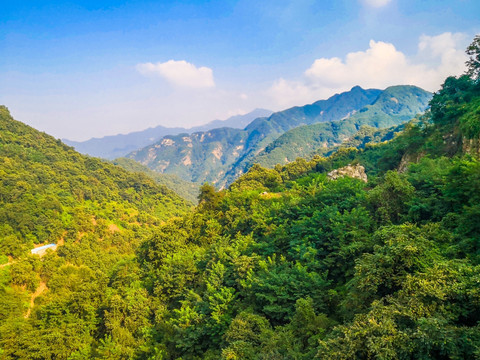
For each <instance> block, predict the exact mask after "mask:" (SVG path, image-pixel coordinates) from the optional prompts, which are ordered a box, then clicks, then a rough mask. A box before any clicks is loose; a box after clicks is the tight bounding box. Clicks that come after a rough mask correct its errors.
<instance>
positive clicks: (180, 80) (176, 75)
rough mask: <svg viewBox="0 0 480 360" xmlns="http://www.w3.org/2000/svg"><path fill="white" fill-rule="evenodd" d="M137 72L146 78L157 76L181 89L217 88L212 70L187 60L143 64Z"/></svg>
mask: <svg viewBox="0 0 480 360" xmlns="http://www.w3.org/2000/svg"><path fill="white" fill-rule="evenodd" d="M136 68H137V71H138V72H139V73H140V74H142V75H145V76H150V75H155V76H160V77H162V78H164V79H166V80H167V81H168V82H169V83H171V84H172V85H175V86H179V87H188V88H212V87H214V86H215V82H214V80H213V71H212V69H210V68H208V67H205V66H202V67H196V66H195V65H193V64H191V63H189V62H187V61H185V60H179V61H176V60H169V61H167V62H163V63H160V62H158V63H156V64H153V63H143V64H138V65H137V66H136Z"/></svg>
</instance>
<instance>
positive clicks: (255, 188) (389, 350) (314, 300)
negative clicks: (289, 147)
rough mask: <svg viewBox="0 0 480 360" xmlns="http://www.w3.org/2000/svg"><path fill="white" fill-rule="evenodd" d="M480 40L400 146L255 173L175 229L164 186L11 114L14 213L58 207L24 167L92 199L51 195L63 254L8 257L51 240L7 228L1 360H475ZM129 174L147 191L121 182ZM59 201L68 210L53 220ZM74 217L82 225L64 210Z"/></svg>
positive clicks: (209, 191)
mask: <svg viewBox="0 0 480 360" xmlns="http://www.w3.org/2000/svg"><path fill="white" fill-rule="evenodd" d="M475 41H476V43H475V42H474V44H477V46H476V47H475V48H474V50H472V57H471V62H469V71H468V73H467V74H466V75H464V76H461V77H458V78H455V77H450V78H448V79H446V81H445V83H444V84H443V86H442V88H441V89H440V90H439V91H438V92H437V93H435V94H434V96H433V99H432V100H431V102H430V110H429V111H428V112H427V113H426V114H425V115H424V116H422V117H421V118H419V119H416V120H415V121H411V122H409V123H408V124H406V125H405V127H404V129H403V131H402V132H397V134H391V135H388V134H385V135H381V134H378V135H376V136H377V137H382V136H391V137H393V139H392V140H390V141H386V142H384V143H379V144H368V143H367V141H366V140H361V139H360V138H356V139H354V141H355V142H356V143H359V144H364V145H363V146H361V147H362V148H361V149H356V148H341V149H338V151H336V152H335V153H334V154H332V155H331V156H329V157H322V156H319V155H317V156H314V157H313V158H312V159H311V160H308V161H307V160H305V159H298V160H296V161H294V162H291V163H288V164H286V165H277V166H275V167H274V168H273V169H268V168H263V167H261V166H259V165H254V166H253V167H252V168H251V169H250V170H249V171H248V173H246V174H244V175H243V176H242V177H240V178H239V179H238V180H236V181H235V182H234V183H232V185H231V186H230V187H229V188H228V189H226V190H222V191H216V190H215V188H214V187H213V186H212V185H209V184H204V185H203V186H202V187H201V190H200V196H199V200H200V202H199V205H198V206H197V207H196V208H195V209H194V211H191V212H186V213H185V214H184V215H183V216H181V217H173V218H171V219H170V220H168V221H165V222H162V221H160V219H161V217H162V216H163V215H165V213H164V212H162V210H161V209H164V206H165V204H167V203H169V201H171V202H172V203H176V202H177V201H176V200H175V199H176V198H175V197H173V196H170V195H169V193H164V195H161V189H162V188H160V187H158V186H156V185H154V184H153V182H152V181H151V180H148V179H147V178H144V177H141V176H140V175H129V174H128V173H126V172H124V171H123V170H120V169H118V168H116V167H113V166H112V165H105V164H104V163H101V162H99V161H98V160H95V159H89V158H84V157H81V156H80V155H78V154H76V153H75V152H73V151H72V150H71V149H69V148H66V147H63V146H62V145H58V144H57V143H56V142H55V140H53V139H52V138H50V137H48V136H45V135H43V134H40V133H37V132H35V131H33V130H32V129H30V128H27V127H25V126H23V125H21V124H19V123H16V122H13V121H12V120H11V119H10V118H9V116H8V114H7V113H6V110H5V109H2V111H3V112H2V114H3V115H2V119H5V120H6V121H5V124H6V129H5V130H3V128H2V132H1V136H2V138H1V139H2V142H1V146H2V147H1V148H0V150H1V154H2V157H3V158H2V159H3V164H7V165H4V166H11V167H7V170H2V171H3V172H2V174H3V175H2V179H3V176H5V175H9V176H10V178H11V180H10V181H11V183H8V182H7V183H6V185H4V187H6V186H8V185H9V184H10V186H11V187H10V188H8V191H3V192H2V195H1V196H2V198H1V199H2V201H3V202H2V205H1V206H2V210H3V208H5V207H8V209H9V211H4V213H3V214H4V215H3V216H9V215H10V214H13V215H15V214H22V213H25V214H31V213H32V212H31V210H28V211H27V210H23V209H15V206H16V204H17V203H20V204H22V203H24V202H25V201H27V200H28V201H34V200H32V198H33V199H35V198H37V197H40V195H41V194H43V193H42V192H39V193H29V192H28V191H26V192H25V189H28V186H27V185H28V184H29V181H28V179H27V181H26V183H27V185H25V184H24V183H23V182H22V181H23V180H22V179H21V178H19V177H18V178H15V174H16V172H15V171H16V169H17V168H19V169H21V168H28V169H34V167H35V166H40V168H41V166H47V168H48V169H49V170H50V171H49V172H47V171H45V172H39V173H40V174H42V177H41V178H39V179H36V181H35V184H37V183H39V184H50V183H49V182H48V179H49V176H51V177H52V178H56V176H57V175H56V174H57V173H55V170H54V169H55V166H58V165H55V166H53V165H44V163H46V164H57V162H55V161H52V160H55V159H57V158H58V156H60V157H64V158H65V160H64V162H65V163H64V168H62V170H61V172H62V173H63V174H68V173H69V172H73V175H74V176H73V177H72V178H73V179H76V178H77V177H78V176H81V175H80V174H78V175H77V173H75V172H74V170H73V168H75V167H76V166H78V167H79V169H81V171H82V172H84V173H85V176H86V177H87V178H86V179H84V180H85V181H84V183H78V184H77V183H75V186H76V187H75V189H80V190H81V191H80V192H78V194H77V193H75V192H71V195H69V194H70V193H69V192H68V187H67V185H68V184H69V183H70V182H71V181H73V180H68V179H67V180H65V181H66V182H67V184H64V185H55V184H57V183H60V184H62V183H61V182H60V180H56V181H55V182H53V181H52V182H51V184H52V185H51V187H47V188H46V189H48V191H47V190H45V192H44V193H45V194H46V195H45V196H47V195H48V194H53V196H54V197H53V198H52V199H50V198H49V199H47V200H46V201H44V203H46V205H45V207H44V208H43V209H44V211H43V212H42V213H43V214H50V213H49V212H48V211H52V212H53V214H64V212H66V214H64V215H62V216H60V220H59V221H61V222H62V224H63V222H65V224H67V225H68V226H67V227H66V228H65V230H66V232H65V233H63V234H61V233H58V237H60V236H62V237H61V238H60V239H62V243H61V244H59V245H61V246H59V247H58V248H57V250H56V252H49V253H47V254H46V255H45V256H43V257H41V258H40V257H38V256H36V255H35V256H33V255H25V252H26V250H21V251H20V253H19V254H18V255H16V254H13V253H11V251H15V250H16V249H17V248H18V246H17V244H33V243H37V242H39V239H40V235H39V234H40V232H39V230H37V227H36V226H35V227H34V230H35V231H33V230H31V231H28V229H29V228H28V227H27V228H26V229H27V230H22V229H23V228H22V227H21V226H20V225H17V224H16V222H14V221H12V220H9V218H4V221H5V219H7V220H6V221H7V222H8V221H10V223H9V224H11V225H9V226H7V227H5V229H7V230H6V231H9V232H10V233H9V234H7V235H6V236H7V237H8V239H14V240H12V241H11V242H9V244H11V245H10V247H8V248H6V249H7V251H9V253H8V254H10V255H11V256H16V258H12V259H10V265H7V266H3V267H2V268H1V269H0V274H1V277H0V279H1V292H0V296H1V301H0V318H1V322H0V354H1V356H2V358H5V359H18V358H22V359H169V360H179V359H183V360H213V359H215V360H217V359H223V360H234V359H242V360H266V359H289V360H290V359H291V360H302V359H305V360H307V359H308V360H309V359H476V358H478V357H479V354H480V323H479V321H480V245H479V239H480V226H479V224H480V205H479V204H480V159H479V155H480V125H479V124H480V79H479V69H480V37H479V36H477V37H476V40H475ZM2 121H3V120H2ZM362 131H364V132H365V134H366V136H372V135H371V132H369V131H365V129H363V130H362ZM389 132H391V133H395V132H396V131H395V130H394V129H392V130H389ZM352 141H353V139H352ZM43 142H45V143H43ZM39 146H40V147H39ZM59 146H60V147H59ZM50 148H51V149H52V151H49V149H50ZM35 149H37V150H35ZM39 149H43V150H42V151H40V150H39ZM53 150H54V151H53ZM52 152H53V153H55V154H52ZM57 153H58V154H57ZM69 157H70V158H69ZM12 159H13V160H12ZM70 159H73V160H75V162H74V163H72V162H71V161H70ZM90 161H93V164H95V166H93V165H90ZM8 164H11V165H8ZM37 164H40V165H37ZM351 168H355V169H357V170H359V171H360V170H363V168H364V169H365V172H366V175H367V176H368V179H367V181H366V182H365V181H364V180H365V179H364V178H362V179H358V178H355V177H351V176H348V175H347V176H343V177H339V178H337V179H333V177H332V171H333V170H335V169H337V170H339V169H340V170H342V169H343V170H344V171H343V172H347V173H348V171H347V170H346V169H351ZM35 169H36V168H35ZM107 169H108V170H107ZM341 172H342V171H337V174H338V173H341ZM36 173H37V171H35V172H31V174H32V176H34V174H36ZM104 173H107V174H108V176H107V175H104ZM12 174H13V175H12ZM352 174H353V173H352ZM27 175H28V172H25V173H22V177H23V176H27ZM97 176H103V177H101V181H100V180H98V179H99V178H97ZM131 176H135V177H137V180H138V181H133V180H132V181H131V182H130V180H124V181H121V180H119V178H122V177H124V178H125V179H131ZM112 177H113V179H117V180H112ZM95 179H97V180H98V183H100V184H99V187H96V186H94V185H95V184H98V183H96V182H95ZM79 181H80V180H79ZM109 181H110V182H109ZM103 183H108V184H109V186H108V187H107V188H106V189H105V188H104V187H102V186H101V184H103ZM30 184H31V186H33V185H32V184H33V183H30ZM83 184H87V185H88V186H87V185H83ZM125 184H128V186H125ZM147 184H149V185H148V186H147ZM77 186H78V188H77ZM110 188H112V189H113V190H111V191H110V190H109V189H110ZM65 189H67V190H65ZM83 189H90V192H89V191H86V190H83ZM102 189H104V190H102ZM70 191H72V190H70ZM102 191H103V192H102ZM22 194H25V195H24V200H25V201H23V202H17V199H22V198H21V196H22ZM37 194H40V195H37ZM140 194H142V196H140ZM19 196H20V197H19ZM62 196H64V197H65V198H66V199H67V200H68V199H70V196H71V197H72V199H70V200H68V201H70V202H68V201H67V200H63V198H62ZM152 197H153V199H152ZM55 198H59V199H60V200H58V201H59V202H60V205H57V206H56V207H54V208H53V209H50V208H48V207H47V205H48V204H55V202H54V201H53V200H54V199H55ZM149 199H150V200H149ZM155 199H156V200H158V201H159V202H157V201H155ZM162 199H163V200H162ZM167 199H169V200H168V201H167ZM62 201H63V202H62ZM112 202H114V203H115V204H121V206H120V205H119V206H118V207H116V206H114V204H113V203H112ZM24 206H26V205H24ZM77 207H78V208H77ZM71 208H73V210H72V214H71V215H70V214H69V212H68V211H64V210H63V209H71ZM75 209H76V210H75ZM135 209H137V211H138V212H136V211H135ZM171 209H172V210H173V212H174V213H175V214H179V213H181V212H182V210H183V209H184V206H183V205H182V204H181V203H176V205H175V207H172V208H171ZM174 209H176V210H174ZM152 211H153V213H154V214H157V215H156V216H154V215H148V214H150V213H152ZM77 212H78V214H79V215H76V214H77ZM40 215H41V214H36V215H35V216H37V217H38V219H40V218H41V216H40ZM18 216H20V215H18ZM53 217H55V216H53ZM102 219H105V220H102ZM115 219H117V222H115ZM21 220H22V219H19V220H16V221H17V222H18V221H20V224H23V223H22V222H21ZM37 221H39V220H36V221H35V223H36V222H37ZM111 223H114V225H115V227H113V226H110V225H111ZM157 225H158V226H157ZM59 226H60V225H59ZM10 228H11V229H10ZM38 229H42V228H41V227H39V228H38ZM22 231H23V232H22ZM10 234H11V235H10ZM4 238H5V236H4ZM29 241H31V242H30V243H29ZM63 243H64V245H62V244H63ZM12 249H13V250H12ZM2 251H6V250H5V249H3V250H2ZM22 251H23V252H22ZM39 289H40V290H41V291H40V290H39ZM39 292H40V293H39Z"/></svg>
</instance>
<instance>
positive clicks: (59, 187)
mask: <svg viewBox="0 0 480 360" xmlns="http://www.w3.org/2000/svg"><path fill="white" fill-rule="evenodd" d="M189 209H190V205H189V204H188V203H187V202H186V201H185V200H183V199H181V198H180V197H179V196H177V195H176V194H175V193H174V192H172V191H171V190H168V189H167V188H166V187H164V186H160V185H158V184H156V183H155V182H154V181H153V180H151V179H149V178H147V177H146V176H144V175H141V174H132V173H129V172H127V171H125V170H123V169H122V168H120V167H117V166H114V165H112V164H108V163H104V162H102V161H100V160H99V159H95V158H89V157H86V156H83V155H80V154H78V153H77V152H76V151H74V150H73V149H72V148H70V147H67V146H66V145H64V144H63V143H62V142H61V141H59V140H55V139H54V138H53V137H51V136H48V135H46V134H44V133H41V132H38V131H36V130H34V129H32V128H30V127H28V126H26V125H24V124H22V123H20V122H17V121H15V120H13V119H12V118H11V116H10V114H9V112H8V110H7V109H6V108H5V107H0V264H1V265H0V358H2V359H5V358H7V359H8V358H22V359H28V358H36V359H49V358H65V359H66V358H67V355H66V354H67V353H66V351H68V354H70V353H71V352H72V349H73V348H76V349H78V348H79V347H81V346H83V344H90V342H91V341H92V340H93V339H94V336H95V333H96V331H97V328H96V327H97V324H99V323H100V321H101V319H103V318H104V313H103V312H101V311H100V307H99V306H101V304H105V302H104V301H105V300H106V299H107V297H109V298H111V296H113V294H112V293H111V290H109V284H108V281H109V278H110V276H111V274H112V272H114V271H118V267H119V266H121V265H119V264H122V263H123V262H125V261H128V259H131V258H132V256H133V254H134V251H135V249H136V248H137V247H138V245H139V243H141V242H142V241H143V240H145V239H146V238H149V237H150V236H151V234H152V232H153V230H154V229H155V228H156V227H158V226H159V225H160V224H161V223H163V222H165V221H166V220H167V219H169V218H172V216H179V215H182V214H184V213H186V212H187V211H189ZM48 243H54V244H56V245H57V248H56V251H55V252H52V250H48V251H47V254H46V255H45V256H43V257H42V258H40V257H39V256H38V255H32V254H30V250H31V249H33V248H34V247H37V246H39V245H41V244H48ZM116 269H117V270H116ZM102 306H103V305H102Z"/></svg>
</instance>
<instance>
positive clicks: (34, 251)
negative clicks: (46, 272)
mask: <svg viewBox="0 0 480 360" xmlns="http://www.w3.org/2000/svg"><path fill="white" fill-rule="evenodd" d="M47 249H52V250H56V249H57V244H47V245H43V246H39V247H37V248H35V249H32V250H30V252H31V253H32V254H37V255H39V256H43V255H45V252H46V251H47Z"/></svg>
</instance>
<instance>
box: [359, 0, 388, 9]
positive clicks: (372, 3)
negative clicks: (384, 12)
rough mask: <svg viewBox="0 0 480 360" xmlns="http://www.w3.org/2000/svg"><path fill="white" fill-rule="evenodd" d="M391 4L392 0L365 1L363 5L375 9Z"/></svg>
mask: <svg viewBox="0 0 480 360" xmlns="http://www.w3.org/2000/svg"><path fill="white" fill-rule="evenodd" d="M391 2H392V0H363V3H364V4H365V5H368V6H371V7H375V8H380V7H383V6H385V5H388V4H389V3H391Z"/></svg>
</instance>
